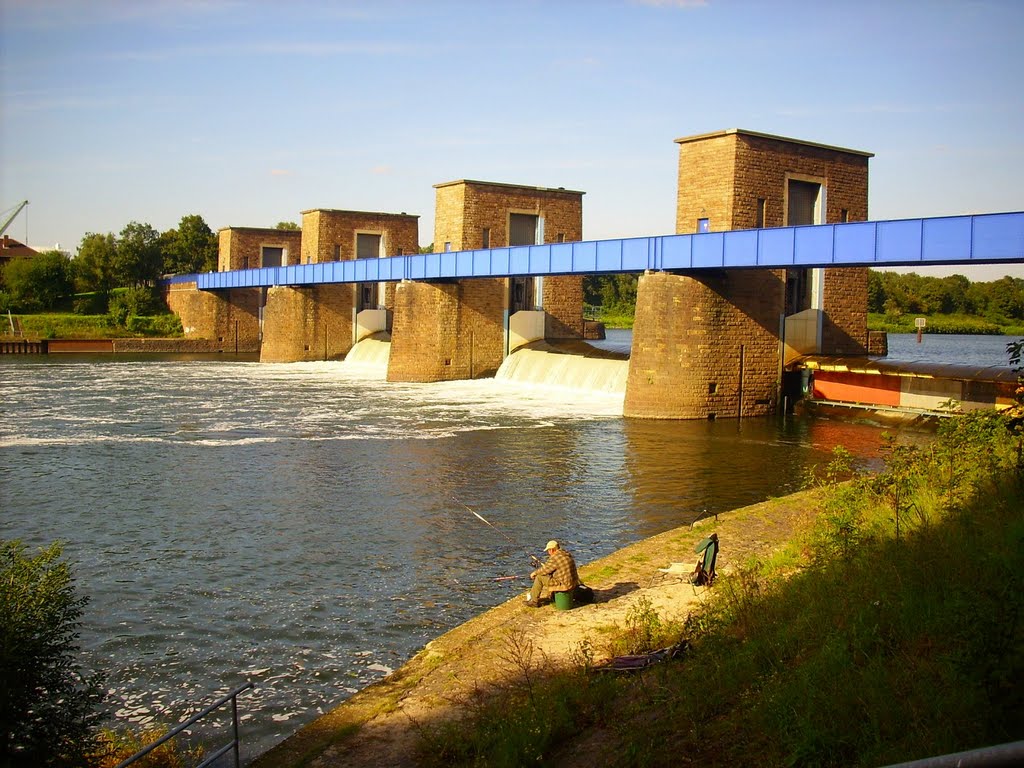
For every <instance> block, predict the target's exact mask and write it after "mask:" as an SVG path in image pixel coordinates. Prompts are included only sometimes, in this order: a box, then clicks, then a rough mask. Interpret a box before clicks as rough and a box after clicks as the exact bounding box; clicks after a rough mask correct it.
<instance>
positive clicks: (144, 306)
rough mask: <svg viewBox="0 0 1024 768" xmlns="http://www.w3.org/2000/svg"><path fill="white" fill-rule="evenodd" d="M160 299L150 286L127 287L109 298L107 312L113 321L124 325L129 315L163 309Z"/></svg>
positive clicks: (150, 312) (148, 313) (146, 313)
mask: <svg viewBox="0 0 1024 768" xmlns="http://www.w3.org/2000/svg"><path fill="white" fill-rule="evenodd" d="M163 309H164V307H163V306H162V304H161V302H160V299H159V298H158V297H157V295H156V293H155V291H154V290H153V289H152V288H127V289H125V290H123V291H118V292H116V293H115V294H114V296H113V297H112V298H111V299H110V304H109V312H110V317H111V319H113V321H114V322H115V323H116V324H117V325H119V326H121V327H125V326H126V325H127V322H128V318H129V317H133V316H136V317H137V316H144V315H152V314H155V313H157V312H161V311H163Z"/></svg>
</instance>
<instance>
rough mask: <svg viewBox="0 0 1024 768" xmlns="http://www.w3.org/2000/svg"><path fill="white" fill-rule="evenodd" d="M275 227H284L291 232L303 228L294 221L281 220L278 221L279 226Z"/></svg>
mask: <svg viewBox="0 0 1024 768" xmlns="http://www.w3.org/2000/svg"><path fill="white" fill-rule="evenodd" d="M274 229H283V230H286V231H289V232H299V231H301V230H302V227H300V226H299V225H298V224H296V223H295V222H294V221H279V222H277V226H275V227H274Z"/></svg>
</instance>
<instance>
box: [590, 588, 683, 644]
mask: <svg viewBox="0 0 1024 768" xmlns="http://www.w3.org/2000/svg"><path fill="white" fill-rule="evenodd" d="M682 630H683V627H682V624H680V623H679V622H675V621H666V620H665V619H662V618H661V616H659V615H658V612H657V611H656V610H655V609H654V605H653V604H652V603H651V600H650V598H648V597H641V598H640V599H639V600H637V601H636V603H634V604H633V605H632V606H631V607H630V608H629V610H628V611H626V618H625V627H624V628H623V629H622V631H621V632H618V633H616V635H615V636H614V637H613V638H612V640H611V641H610V642H609V644H608V651H609V654H608V655H609V656H623V655H629V654H636V653H649V652H650V651H654V650H657V649H658V648H666V647H668V646H670V645H674V644H675V643H677V642H679V638H680V636H681V634H682Z"/></svg>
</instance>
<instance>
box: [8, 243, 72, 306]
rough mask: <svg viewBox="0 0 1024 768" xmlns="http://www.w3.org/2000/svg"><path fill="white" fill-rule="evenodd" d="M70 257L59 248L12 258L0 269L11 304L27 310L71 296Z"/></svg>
mask: <svg viewBox="0 0 1024 768" xmlns="http://www.w3.org/2000/svg"><path fill="white" fill-rule="evenodd" d="M71 274H72V268H71V259H70V257H69V256H68V255H67V254H66V253H63V252H62V251H45V252H43V253H40V254H37V255H35V256H23V257H19V258H16V259H12V260H11V262H10V263H8V265H7V266H6V267H5V268H4V284H5V285H6V286H7V290H8V291H9V292H10V294H11V299H12V301H13V303H14V305H15V306H17V307H19V308H21V309H23V310H28V311H39V310H46V309H53V308H54V307H55V306H56V304H57V302H58V301H60V300H61V299H63V298H66V297H68V296H71V295H72V293H73V292H74V282H73V280H72V277H71Z"/></svg>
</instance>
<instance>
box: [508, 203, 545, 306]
mask: <svg viewBox="0 0 1024 768" xmlns="http://www.w3.org/2000/svg"><path fill="white" fill-rule="evenodd" d="M537 218H538V217H537V216H535V215H532V214H528V213H510V214H509V216H508V244H509V245H534V244H536V242H537ZM508 282H509V297H508V308H509V311H510V312H511V313H512V314H515V313H516V312H519V311H520V310H531V309H533V308H534V306H535V302H534V296H533V283H534V280H533V278H532V277H513V278H512V279H510V280H509V281H508Z"/></svg>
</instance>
